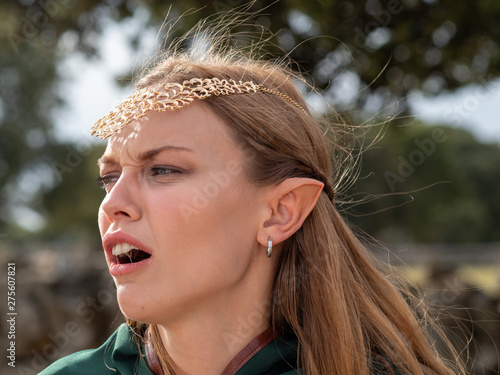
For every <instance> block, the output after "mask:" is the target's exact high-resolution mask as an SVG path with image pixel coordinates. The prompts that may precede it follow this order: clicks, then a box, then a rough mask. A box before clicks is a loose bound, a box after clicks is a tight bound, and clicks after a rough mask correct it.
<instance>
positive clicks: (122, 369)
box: [39, 324, 298, 375]
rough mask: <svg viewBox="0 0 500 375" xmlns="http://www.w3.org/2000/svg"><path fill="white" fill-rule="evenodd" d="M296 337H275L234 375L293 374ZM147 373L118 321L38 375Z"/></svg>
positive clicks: (129, 334)
mask: <svg viewBox="0 0 500 375" xmlns="http://www.w3.org/2000/svg"><path fill="white" fill-rule="evenodd" d="M296 363H297V339H291V340H284V339H283V338H282V337H278V338H277V339H276V340H275V341H271V342H270V343H269V344H267V345H266V346H265V347H264V348H262V349H261V350H259V352H258V353H257V354H255V355H254V356H253V357H252V358H251V359H250V360H249V361H248V362H247V363H245V364H244V365H243V367H242V368H241V369H240V370H238V372H236V374H235V375H297V374H298V372H297V370H294V369H293V368H294V367H295V366H296ZM56 374H57V375H66V374H67V375H84V374H85V375H88V374H91V375H151V374H152V372H151V370H150V369H149V367H148V366H147V364H146V359H145V358H143V357H142V356H141V355H140V353H139V349H138V347H137V344H136V343H135V341H134V339H133V334H132V331H131V330H130V328H129V327H128V326H127V325H125V324H122V325H121V326H120V327H119V328H118V329H117V330H116V331H115V332H114V333H113V334H112V335H111V336H110V337H109V338H108V340H107V341H106V342H105V343H104V344H103V345H102V346H101V347H99V348H97V349H91V350H84V351H81V352H78V353H75V354H71V355H69V356H67V357H64V358H62V359H60V360H58V361H56V362H55V363H53V364H52V365H50V366H49V367H47V368H46V369H45V370H43V371H42V372H41V373H40V374H39V375H56Z"/></svg>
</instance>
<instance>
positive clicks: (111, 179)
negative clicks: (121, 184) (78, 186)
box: [96, 175, 118, 190]
mask: <svg viewBox="0 0 500 375" xmlns="http://www.w3.org/2000/svg"><path fill="white" fill-rule="evenodd" d="M116 181H118V177H117V176H109V175H104V176H99V177H97V179H96V183H97V186H99V187H100V188H101V189H104V190H108V186H110V185H111V184H113V183H115V182H116Z"/></svg>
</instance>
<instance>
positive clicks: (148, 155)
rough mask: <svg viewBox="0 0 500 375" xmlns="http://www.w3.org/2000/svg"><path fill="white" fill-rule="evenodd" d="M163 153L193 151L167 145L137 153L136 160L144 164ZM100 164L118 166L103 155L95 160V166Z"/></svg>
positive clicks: (112, 159) (111, 159) (110, 158)
mask: <svg viewBox="0 0 500 375" xmlns="http://www.w3.org/2000/svg"><path fill="white" fill-rule="evenodd" d="M163 151H187V152H193V150H191V149H189V148H186V147H179V146H170V145H167V146H163V147H158V148H154V149H152V150H148V151H143V152H141V153H139V155H138V157H137V158H138V159H139V160H140V161H141V162H144V161H146V160H150V159H152V158H154V157H155V156H156V155H158V154H159V153H161V152H163ZM102 164H118V162H117V161H116V160H115V159H114V158H113V157H112V156H107V155H103V156H102V157H101V158H99V159H98V160H97V165H102Z"/></svg>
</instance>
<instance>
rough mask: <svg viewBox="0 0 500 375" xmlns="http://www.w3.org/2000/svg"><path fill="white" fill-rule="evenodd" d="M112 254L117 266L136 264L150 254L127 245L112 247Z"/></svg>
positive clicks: (120, 244) (121, 244)
mask: <svg viewBox="0 0 500 375" xmlns="http://www.w3.org/2000/svg"><path fill="white" fill-rule="evenodd" d="M112 253H113V255H114V256H115V257H116V263H118V264H129V263H137V262H140V261H142V260H145V259H148V258H150V257H151V254H149V253H146V252H145V251H144V250H141V249H139V248H136V247H133V246H132V245H130V244H128V243H119V244H116V245H115V246H113V251H112Z"/></svg>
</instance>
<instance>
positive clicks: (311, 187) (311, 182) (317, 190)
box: [257, 177, 324, 246]
mask: <svg viewBox="0 0 500 375" xmlns="http://www.w3.org/2000/svg"><path fill="white" fill-rule="evenodd" d="M323 186H324V185H323V183H322V182H320V181H318V180H315V179H312V178H302V177H294V178H288V179H286V180H285V181H283V182H281V183H279V184H277V185H275V186H273V187H272V188H271V191H270V194H269V199H268V204H269V208H270V211H269V212H270V216H269V217H268V218H267V220H266V221H265V222H264V223H263V225H262V226H261V228H260V229H259V232H258V235H257V240H258V241H259V243H260V244H261V245H263V246H267V240H268V238H269V237H270V238H271V239H272V241H273V243H274V244H278V243H280V242H283V241H285V240H286V239H288V238H289V237H291V236H292V235H293V234H294V233H295V232H296V231H297V230H299V228H300V227H301V226H302V224H303V223H304V220H305V219H306V218H307V216H309V214H310V213H311V211H312V209H313V208H314V206H315V205H316V202H317V200H318V198H319V196H320V194H321V191H322V190H323Z"/></svg>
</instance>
